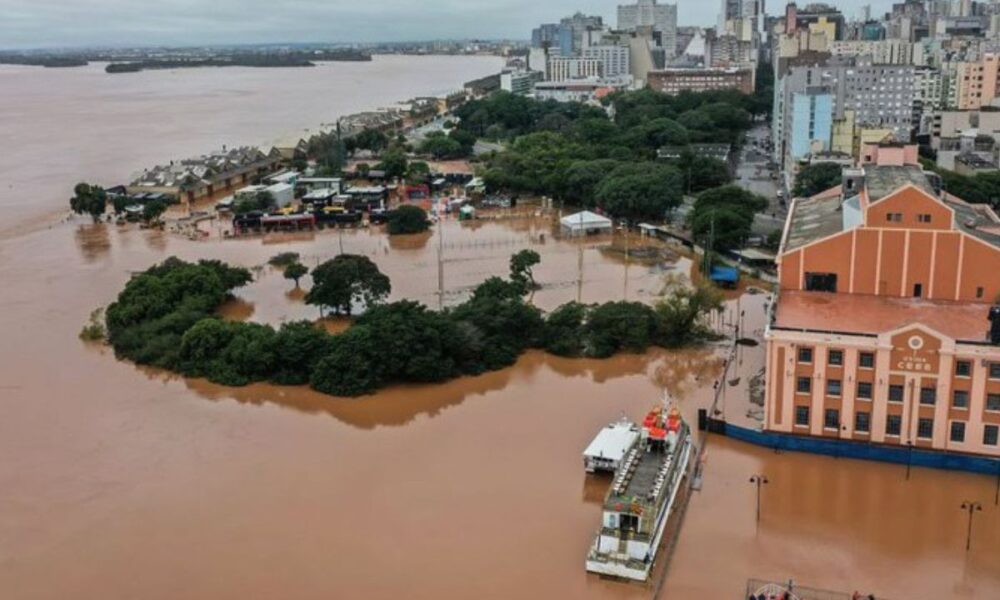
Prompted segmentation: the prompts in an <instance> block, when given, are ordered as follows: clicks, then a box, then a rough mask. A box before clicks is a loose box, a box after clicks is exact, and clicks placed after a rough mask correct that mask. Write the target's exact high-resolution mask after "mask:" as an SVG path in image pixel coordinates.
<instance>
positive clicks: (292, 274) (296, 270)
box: [285, 263, 309, 287]
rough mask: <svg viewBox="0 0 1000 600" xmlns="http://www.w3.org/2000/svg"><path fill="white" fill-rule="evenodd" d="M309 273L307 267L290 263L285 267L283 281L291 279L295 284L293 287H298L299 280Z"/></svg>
mask: <svg viewBox="0 0 1000 600" xmlns="http://www.w3.org/2000/svg"><path fill="white" fill-rule="evenodd" d="M308 273H309V267H307V266H305V265H304V264H302V263H292V264H290V265H288V266H287V267H285V279H291V280H292V281H294V282H295V287H299V279H302V278H303V277H305V276H306V274H308Z"/></svg>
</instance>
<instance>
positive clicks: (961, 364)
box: [955, 360, 972, 377]
mask: <svg viewBox="0 0 1000 600" xmlns="http://www.w3.org/2000/svg"><path fill="white" fill-rule="evenodd" d="M971 376H972V363H971V362H969V361H967V360H960V361H958V362H956V363H955V377H971Z"/></svg>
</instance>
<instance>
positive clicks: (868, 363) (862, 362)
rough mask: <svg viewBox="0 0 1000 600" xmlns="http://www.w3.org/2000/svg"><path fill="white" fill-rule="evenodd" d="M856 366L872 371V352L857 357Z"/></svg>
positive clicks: (873, 365)
mask: <svg viewBox="0 0 1000 600" xmlns="http://www.w3.org/2000/svg"><path fill="white" fill-rule="evenodd" d="M858 366H859V367H861V368H862V369H872V368H874V367H875V354H874V353H872V352H862V353H861V354H859V355H858Z"/></svg>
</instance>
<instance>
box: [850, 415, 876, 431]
mask: <svg viewBox="0 0 1000 600" xmlns="http://www.w3.org/2000/svg"><path fill="white" fill-rule="evenodd" d="M871 427H872V416H871V413H868V412H864V411H859V412H856V413H854V430H855V431H857V432H858V433H868V432H869V431H871Z"/></svg>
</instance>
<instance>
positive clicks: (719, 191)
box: [688, 185, 768, 251]
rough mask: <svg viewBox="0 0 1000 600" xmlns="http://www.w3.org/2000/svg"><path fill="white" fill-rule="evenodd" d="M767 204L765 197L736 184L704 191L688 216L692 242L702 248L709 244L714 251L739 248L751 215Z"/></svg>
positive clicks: (747, 228) (748, 232)
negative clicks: (692, 235)
mask: <svg viewBox="0 0 1000 600" xmlns="http://www.w3.org/2000/svg"><path fill="white" fill-rule="evenodd" d="M767 204H768V201H767V198H764V197H763V196H759V195H757V194H754V193H753V192H750V191H747V190H745V189H743V188H741V187H739V186H737V185H725V186H722V187H717V188H713V189H710V190H705V191H704V192H702V193H700V194H698V197H697V198H696V199H695V202H694V208H693V209H692V210H691V213H690V214H689V215H688V219H689V224H690V226H691V231H692V233H693V234H694V239H695V240H696V241H697V242H698V244H699V245H701V246H702V247H704V248H707V247H708V246H709V243H711V247H712V249H713V250H719V251H723V250H733V249H735V248H741V247H743V245H744V243H745V242H746V239H747V238H748V237H749V236H750V232H751V228H752V226H753V219H754V215H755V214H757V213H758V212H760V211H762V210H764V209H765V208H767ZM710 238H711V239H710Z"/></svg>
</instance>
